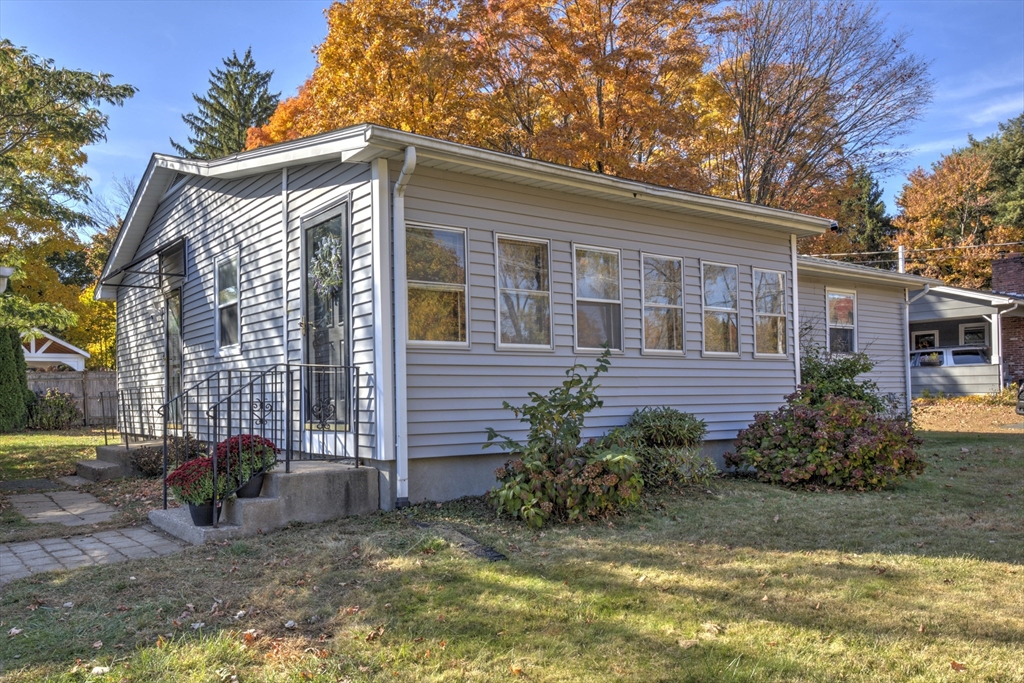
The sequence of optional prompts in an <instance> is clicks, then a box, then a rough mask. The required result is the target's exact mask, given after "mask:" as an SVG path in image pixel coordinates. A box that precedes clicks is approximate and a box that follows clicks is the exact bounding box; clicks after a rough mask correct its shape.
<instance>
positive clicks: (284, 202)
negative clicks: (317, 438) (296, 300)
mask: <svg viewBox="0 0 1024 683" xmlns="http://www.w3.org/2000/svg"><path fill="white" fill-rule="evenodd" d="M281 362H282V363H287V362H288V169H287V167H286V168H282V169H281Z"/></svg>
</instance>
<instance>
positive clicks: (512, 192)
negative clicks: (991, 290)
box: [96, 125, 931, 508]
mask: <svg viewBox="0 0 1024 683" xmlns="http://www.w3.org/2000/svg"><path fill="white" fill-rule="evenodd" d="M828 227H829V221H827V220H822V219H819V218H812V217H809V216H803V215H798V214H794V213H790V212H786V211H780V210H775V209H770V208H766V207H761V206H754V205H749V204H743V203H739V202H734V201H729V200H724V199H718V198H713V197H707V196H702V195H697V194H692V193H688V192H682V191H678V190H673V189H669V188H664V187H656V186H652V185H648V184H644V183H638V182H632V181H628V180H622V179H619V178H614V177H609V176H605V175H600V174H595V173H590V172H587V171H583V170H579V169H573V168H567V167H563V166H558V165H554V164H548V163H543V162H539V161H535V160H532V159H523V158H520V157H514V156H510V155H506V154H500V153H497V152H492V151H487V150H482V149H477V148H472V147H467V146H464V145H459V144H454V143H449V142H444V141H440V140H436V139H432V138H426V137H422V136H418V135H413V134H410V133H404V132H400V131H395V130H391V129H386V128H381V127H378V126H372V125H362V126H354V127H351V128H347V129H343V130H338V131H334V132H331V133H326V134H322V135H318V136H314V137H310V138H305V139H301V140H297V141H293V142H287V143H282V144H279V145H275V146H272V147H267V148H262V149H257V150H253V151H250V152H243V153H240V154H237V155H234V156H232V157H228V158H225V159H219V160H214V161H191V160H183V159H178V158H174V157H168V156H162V155H155V156H154V157H153V158H152V160H151V161H150V164H149V166H148V168H147V169H146V173H145V175H144V176H143V178H142V181H141V183H140V186H139V191H138V193H137V194H136V196H135V198H134V201H133V202H132V205H131V207H130V209H129V211H128V215H127V218H126V220H125V222H124V224H123V227H122V230H121V232H120V234H119V236H118V240H117V243H116V244H115V245H114V248H113V249H112V251H111V256H110V259H109V261H108V263H107V264H106V268H105V270H104V273H103V275H102V277H101V279H100V285H99V286H98V287H97V289H96V292H97V296H98V297H100V298H104V299H116V300H117V302H118V307H117V314H118V335H117V339H118V350H117V356H118V357H117V366H118V382H119V389H120V390H121V398H122V411H124V410H125V406H128V407H129V408H131V410H130V412H132V414H133V415H141V416H149V419H152V420H155V422H156V423H157V424H154V425H152V426H151V428H149V429H148V430H147V431H148V432H150V433H151V434H154V435H158V434H160V433H161V432H162V430H163V421H164V420H166V421H167V429H168V430H170V431H172V432H178V433H180V432H181V431H189V432H192V433H196V434H197V435H198V436H200V438H204V439H206V440H220V439H221V438H222V437H223V435H224V434H225V433H229V432H231V431H232V430H234V433H238V432H243V431H259V432H260V433H263V434H266V435H268V436H270V437H272V438H273V439H274V440H275V441H277V442H278V443H279V444H280V445H282V447H283V448H284V449H285V450H286V451H288V452H289V453H291V454H292V455H293V457H296V458H297V457H313V458H335V457H342V458H352V457H354V456H357V455H358V456H359V457H360V458H363V459H365V461H366V463H367V464H370V465H372V466H374V467H376V468H377V469H378V470H379V472H380V483H381V485H380V491H381V501H380V504H381V506H382V507H384V508H390V507H392V506H394V505H396V504H399V505H400V504H404V503H405V502H407V501H412V502H416V501H423V500H446V499H450V498H454V497H458V496H462V495H470V494H479V493H482V492H484V491H486V490H487V489H488V488H490V487H492V486H493V485H494V475H493V472H494V469H495V468H496V467H497V466H498V465H499V464H501V463H502V462H504V461H505V460H506V459H507V456H506V455H505V454H503V453H500V452H498V451H497V450H496V449H490V450H483V446H484V444H485V442H486V429H487V428H488V427H493V428H495V429H497V430H498V431H499V432H502V433H505V434H509V435H512V436H516V437H520V436H522V435H523V434H524V430H523V425H522V424H521V423H520V422H518V421H517V420H515V418H514V417H513V416H512V414H511V413H510V412H509V411H508V410H506V409H504V408H503V407H502V402H503V401H508V402H510V403H512V404H521V403H525V402H526V401H527V394H528V392H531V391H537V392H541V393H543V392H546V391H547V390H548V389H550V388H551V387H553V386H555V385H557V384H559V383H560V382H562V381H563V380H564V379H565V371H566V369H567V368H569V367H570V366H572V365H573V364H574V363H577V362H578V363H584V364H586V365H588V366H590V367H593V365H594V361H595V360H596V358H597V357H598V355H599V354H600V353H601V351H602V349H603V348H604V347H608V348H610V349H611V350H612V351H611V370H610V372H608V373H607V374H606V375H603V376H602V377H601V379H600V390H599V395H600V397H601V398H602V399H603V400H604V407H603V408H602V409H599V410H598V411H596V412H595V413H594V414H593V415H592V416H591V417H590V419H589V420H588V423H587V424H588V431H587V435H597V434H600V433H603V432H604V431H606V430H607V429H609V428H610V427H613V426H616V425H620V424H623V423H624V422H625V421H626V419H627V418H628V417H629V415H630V414H631V413H632V412H633V410H634V409H636V408H638V407H642V406H648V405H650V406H660V405H670V406H674V407H676V408H678V409H680V410H684V411H688V412H692V413H694V414H696V415H697V416H699V417H701V418H703V419H704V420H705V421H706V422H707V426H708V439H709V446H708V451H709V452H710V453H712V454H720V453H721V452H723V451H724V450H725V449H727V448H728V447H729V445H730V443H731V440H732V439H733V438H735V436H736V433H737V431H738V430H740V429H742V428H743V427H745V426H747V425H748V424H749V423H750V422H751V421H752V419H753V415H754V413H756V412H758V411H764V410H771V409H774V408H775V407H777V406H778V405H779V404H780V403H781V402H782V400H783V397H784V396H786V395H787V394H789V393H791V392H792V391H793V390H794V389H795V387H796V385H797V383H798V377H799V365H800V360H799V356H800V348H799V346H800V345H799V342H798V340H799V338H800V335H799V333H798V326H797V320H798V319H799V320H800V321H812V320H815V319H818V320H820V323H821V325H820V327H819V328H818V330H817V331H815V332H813V334H817V335H819V338H820V340H831V341H830V342H828V341H827V342H826V343H831V344H833V347H836V346H839V345H842V349H843V350H846V349H850V348H852V349H855V350H856V349H860V350H866V351H868V353H869V354H872V355H873V357H874V358H875V359H876V362H878V363H879V366H878V368H877V369H876V373H875V374H876V377H877V380H878V381H879V383H880V384H881V385H882V386H883V389H884V390H885V391H889V392H892V393H895V394H898V395H900V397H901V398H905V392H906V386H907V382H906V362H905V361H906V354H905V352H904V351H903V350H904V349H905V348H906V344H907V341H906V335H907V325H906V317H905V301H906V290H907V288H908V287H910V288H920V287H921V286H923V285H925V284H930V283H931V281H929V280H926V279H923V278H915V277H913V276H905V275H896V274H892V273H881V271H872V270H870V269H864V268H856V267H850V266H846V265H844V264H835V263H831V262H821V261H820V259H813V260H811V259H800V258H799V257H798V256H797V253H796V239H797V237H799V236H804V235H816V234H819V233H821V232H823V231H824V230H826V229H828ZM798 264H799V265H798ZM805 273H806V276H807V278H808V283H807V284H805V283H804V282H803V280H804V277H805ZM798 280H799V281H800V282H799V285H798V286H797V287H796V288H794V286H795V285H797V281H798ZM796 292H799V293H800V296H798V297H797V296H796ZM805 292H806V296H805ZM827 297H828V298H827ZM826 300H828V301H829V302H830V303H831V306H830V307H827V306H826ZM798 309H799V316H798V315H797V312H798ZM828 311H830V312H831V314H829V313H828ZM810 328H811V329H814V326H813V324H811V325H810ZM834 350H838V349H837V348H834ZM899 359H902V360H903V363H902V365H901V364H900V362H899ZM168 397H171V398H174V400H173V401H171V402H170V403H168V404H167V405H166V406H165V407H163V408H160V406H161V404H162V403H163V402H165V401H167V399H168ZM175 397H176V398H175ZM157 416H159V417H157ZM225 430H227V431H225Z"/></svg>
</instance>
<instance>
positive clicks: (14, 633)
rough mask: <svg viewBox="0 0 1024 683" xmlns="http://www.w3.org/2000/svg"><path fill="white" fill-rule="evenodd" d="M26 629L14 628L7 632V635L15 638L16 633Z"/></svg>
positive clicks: (18, 633)
mask: <svg viewBox="0 0 1024 683" xmlns="http://www.w3.org/2000/svg"><path fill="white" fill-rule="evenodd" d="M24 630H25V629H21V628H12V629H11V630H10V631H8V632H7V637H8V638H13V637H14V636H16V635H20V634H21V633H22V631H24Z"/></svg>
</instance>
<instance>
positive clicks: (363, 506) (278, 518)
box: [149, 461, 380, 545]
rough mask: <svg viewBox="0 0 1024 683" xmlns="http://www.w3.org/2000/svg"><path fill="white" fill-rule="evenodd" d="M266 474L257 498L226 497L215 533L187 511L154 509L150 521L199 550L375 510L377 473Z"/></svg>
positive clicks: (340, 469)
mask: <svg viewBox="0 0 1024 683" xmlns="http://www.w3.org/2000/svg"><path fill="white" fill-rule="evenodd" d="M283 470H284V467H283V465H282V466H280V467H279V468H278V470H276V471H274V472H269V473H267V475H266V478H265V479H264V482H263V492H262V495H261V496H260V497H259V498H229V499H228V500H226V501H224V506H223V508H222V509H221V514H220V521H221V523H220V528H218V529H214V528H213V527H197V526H195V525H193V524H192V518H191V516H190V515H189V512H188V509H187V508H186V507H181V508H175V509H171V510H154V511H153V512H150V513H149V521H150V522H151V523H152V524H153V526H155V527H157V528H158V529H163V530H164V531H166V532H167V533H169V534H171V535H172V536H177V537H178V538H180V539H182V540H185V541H188V542H189V543H194V544H196V545H201V544H203V543H206V542H208V541H214V540H216V541H220V540H225V539H229V538H243V537H247V536H256V535H257V534H261V533H266V532H268V531H272V530H274V529H280V528H281V527H284V526H287V525H288V524H289V523H290V522H326V521H327V520H331V519H338V518H339V517H347V516H350V515H360V514H366V513H368V512H373V511H374V510H376V509H377V508H378V507H379V504H380V501H379V498H378V490H377V481H378V479H377V470H376V469H374V468H372V467H359V468H355V467H351V466H348V465H341V464H338V463H326V462H308V461H307V462H299V463H295V462H293V463H292V471H291V472H290V473H287V474H286V473H285V472H284V471H283Z"/></svg>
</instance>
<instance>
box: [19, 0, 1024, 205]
mask: <svg viewBox="0 0 1024 683" xmlns="http://www.w3.org/2000/svg"><path fill="white" fill-rule="evenodd" d="M327 4H328V3H327V1H326V0H316V1H306V0H290V1H288V2H280V1H276V0H266V1H263V2H259V1H249V2H242V1H235V2H228V1H221V2H216V1H206V2H188V1H180V2H157V1H151V2H131V1H128V0H125V1H122V2H89V1H85V0H79V1H77V2H63V1H57V0H53V1H47V0H31V1H30V0H2V1H0V36H2V37H4V38H8V39H10V40H11V41H12V42H14V43H15V44H16V45H23V46H26V47H27V48H28V49H29V51H30V52H33V53H35V54H38V55H40V56H44V57H49V58H52V59H54V60H55V61H56V63H57V65H58V66H66V67H73V68H78V69H87V70H89V71H105V72H108V73H111V74H113V75H114V77H115V82H118V83H131V84H132V85H135V86H136V87H138V88H139V93H138V94H137V95H136V96H135V97H134V98H133V99H131V100H130V101H129V102H128V103H127V104H126V105H125V106H124V107H123V108H120V109H111V110H110V131H109V134H108V140H107V142H105V143H103V144H99V145H96V146H94V147H92V148H90V149H89V150H88V151H89V163H88V166H87V170H88V173H89V174H90V176H91V177H92V178H93V180H94V182H93V189H94V191H98V192H103V191H104V190H105V188H106V187H107V186H108V185H109V184H110V183H111V182H112V179H113V178H114V177H117V176H121V175H125V174H127V175H130V176H136V177H138V176H140V175H141V174H142V172H143V171H144V170H145V167H146V163H147V161H148V159H149V156H150V154H152V153H153V152H170V151H171V148H170V144H169V143H168V138H169V137H173V138H174V139H175V140H177V141H179V142H184V141H185V137H186V135H187V129H186V127H185V124H184V123H183V122H182V121H181V115H182V114H184V113H187V112H189V111H192V110H193V107H194V102H193V100H192V93H193V92H199V93H203V92H205V91H206V88H207V80H208V78H209V71H210V69H213V68H215V67H217V66H220V63H221V59H223V58H224V57H225V56H228V55H230V53H231V51H232V50H237V51H239V52H244V51H245V49H246V48H247V47H249V46H252V49H253V56H254V58H255V59H256V63H257V65H259V67H260V68H262V69H273V70H274V79H273V81H272V87H273V89H274V90H275V91H277V90H280V91H281V93H282V96H289V95H291V94H293V93H294V92H295V89H296V88H297V87H298V86H299V85H300V84H301V83H302V82H303V81H304V80H305V79H306V77H307V76H308V75H309V74H310V73H311V71H312V70H313V67H314V65H315V59H314V56H313V54H312V50H313V47H314V46H315V45H316V44H317V43H318V42H320V41H321V40H322V39H323V37H324V34H325V33H326V21H325V19H324V16H323V10H324V8H325V7H326V6H327ZM879 8H880V10H881V11H882V12H883V13H887V14H888V15H889V17H888V25H889V26H890V27H891V29H892V30H894V31H895V30H898V29H900V28H905V29H907V30H909V31H910V32H911V34H912V35H911V38H910V40H909V47H910V49H911V50H912V51H913V52H915V53H917V54H918V55H921V56H922V57H924V58H925V59H927V60H929V61H931V62H932V70H931V73H932V76H933V78H934V79H935V82H936V87H935V99H934V101H933V102H932V104H931V105H930V106H929V108H928V109H927V111H926V113H925V116H924V118H923V119H922V120H921V121H920V122H918V123H917V124H915V125H914V127H913V131H912V132H911V133H910V134H908V135H906V136H905V137H904V138H903V139H901V140H900V141H899V142H900V144H902V145H903V146H906V147H907V148H909V149H910V150H912V154H911V155H910V157H909V158H908V159H907V160H906V162H905V164H904V169H903V173H900V174H896V175H894V176H892V177H889V178H886V179H884V186H885V190H886V192H885V200H886V205H887V207H888V208H889V211H890V212H894V211H895V208H896V207H895V205H894V202H893V198H894V197H895V195H896V193H898V192H899V189H900V188H901V187H902V184H903V179H904V176H905V174H906V173H907V172H909V171H910V170H911V169H913V168H914V167H916V166H919V165H921V166H928V165H929V164H930V163H932V162H933V161H935V160H936V159H937V158H938V157H939V156H941V155H942V154H944V153H946V152H948V151H949V150H950V149H951V148H953V147H955V146H963V145H965V144H966V142H967V135H968V134H969V133H970V134H973V135H974V136H975V137H978V138H982V137H985V136H987V135H990V134H992V133H994V132H995V131H996V127H997V124H998V123H999V122H1001V121H1005V120H1006V119H1009V118H1011V117H1014V116H1016V115H1018V114H1020V113H1021V112H1022V111H1024V0H970V1H961V0H881V2H879Z"/></svg>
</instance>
